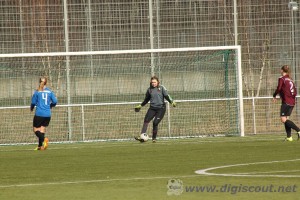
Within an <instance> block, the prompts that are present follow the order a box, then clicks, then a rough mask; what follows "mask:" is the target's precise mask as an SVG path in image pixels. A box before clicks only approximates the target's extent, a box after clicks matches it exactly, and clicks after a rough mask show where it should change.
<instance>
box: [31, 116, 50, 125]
mask: <svg viewBox="0 0 300 200" xmlns="http://www.w3.org/2000/svg"><path fill="white" fill-rule="evenodd" d="M50 120H51V117H39V116H34V117H33V127H35V128H39V127H41V126H45V127H47V126H48V125H49V123H50Z"/></svg>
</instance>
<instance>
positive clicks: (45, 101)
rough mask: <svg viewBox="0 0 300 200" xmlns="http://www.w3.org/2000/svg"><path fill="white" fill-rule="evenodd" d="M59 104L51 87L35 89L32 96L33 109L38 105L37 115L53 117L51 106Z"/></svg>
mask: <svg viewBox="0 0 300 200" xmlns="http://www.w3.org/2000/svg"><path fill="white" fill-rule="evenodd" d="M56 104H57V98H56V96H55V94H54V93H53V92H52V91H51V90H50V89H49V88H44V90H43V91H37V90H36V91H34V94H33V96H32V98H31V109H33V108H34V106H36V110H35V115H36V116H39V117H51V107H54V106H55V105H56Z"/></svg>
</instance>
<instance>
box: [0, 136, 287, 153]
mask: <svg viewBox="0 0 300 200" xmlns="http://www.w3.org/2000/svg"><path fill="white" fill-rule="evenodd" d="M246 137H247V136H246ZM223 138H224V137H222V140H218V139H216V138H204V139H199V140H194V139H191V140H189V139H187V140H173V141H172V139H171V140H166V139H163V140H159V141H158V142H157V143H156V144H155V145H156V146H157V145H174V144H176V145H185V144H199V143H200V144H201V143H217V142H219V143H230V142H255V141H282V140H280V139H275V138H273V139H271V138H270V139H267V138H251V137H249V138H248V139H247V140H241V139H240V138H239V137H236V138H228V140H227V139H226V140H223ZM148 143H151V142H150V141H149V142H147V143H145V144H144V143H140V142H126V144H125V142H124V143H123V142H115V143H107V144H104V145H102V144H103V143H102V142H94V143H78V144H77V143H66V144H63V143H62V144H55V145H57V147H52V145H51V146H50V147H49V150H50V149H53V150H60V149H65V150H66V149H83V148H87V147H88V148H110V147H113V148H114V147H128V146H138V145H152V144H148ZM49 144H54V143H51V142H50V143H49ZM25 145H26V144H25ZM59 145H63V146H64V147H58V146H59ZM68 145H78V146H76V147H69V146H68ZM13 146H14V147H16V148H14V149H7V148H8V147H11V146H10V145H7V146H1V145H0V152H12V151H33V149H34V148H35V147H33V148H30V149H20V148H18V147H20V146H24V145H13Z"/></svg>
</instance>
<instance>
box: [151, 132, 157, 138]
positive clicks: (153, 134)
mask: <svg viewBox="0 0 300 200" xmlns="http://www.w3.org/2000/svg"><path fill="white" fill-rule="evenodd" d="M156 136H157V130H153V132H152V140H156Z"/></svg>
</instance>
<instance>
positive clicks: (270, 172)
mask: <svg viewBox="0 0 300 200" xmlns="http://www.w3.org/2000/svg"><path fill="white" fill-rule="evenodd" d="M290 172H300V170H289V171H286V170H285V171H268V172H249V173H237V174H272V173H290Z"/></svg>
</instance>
